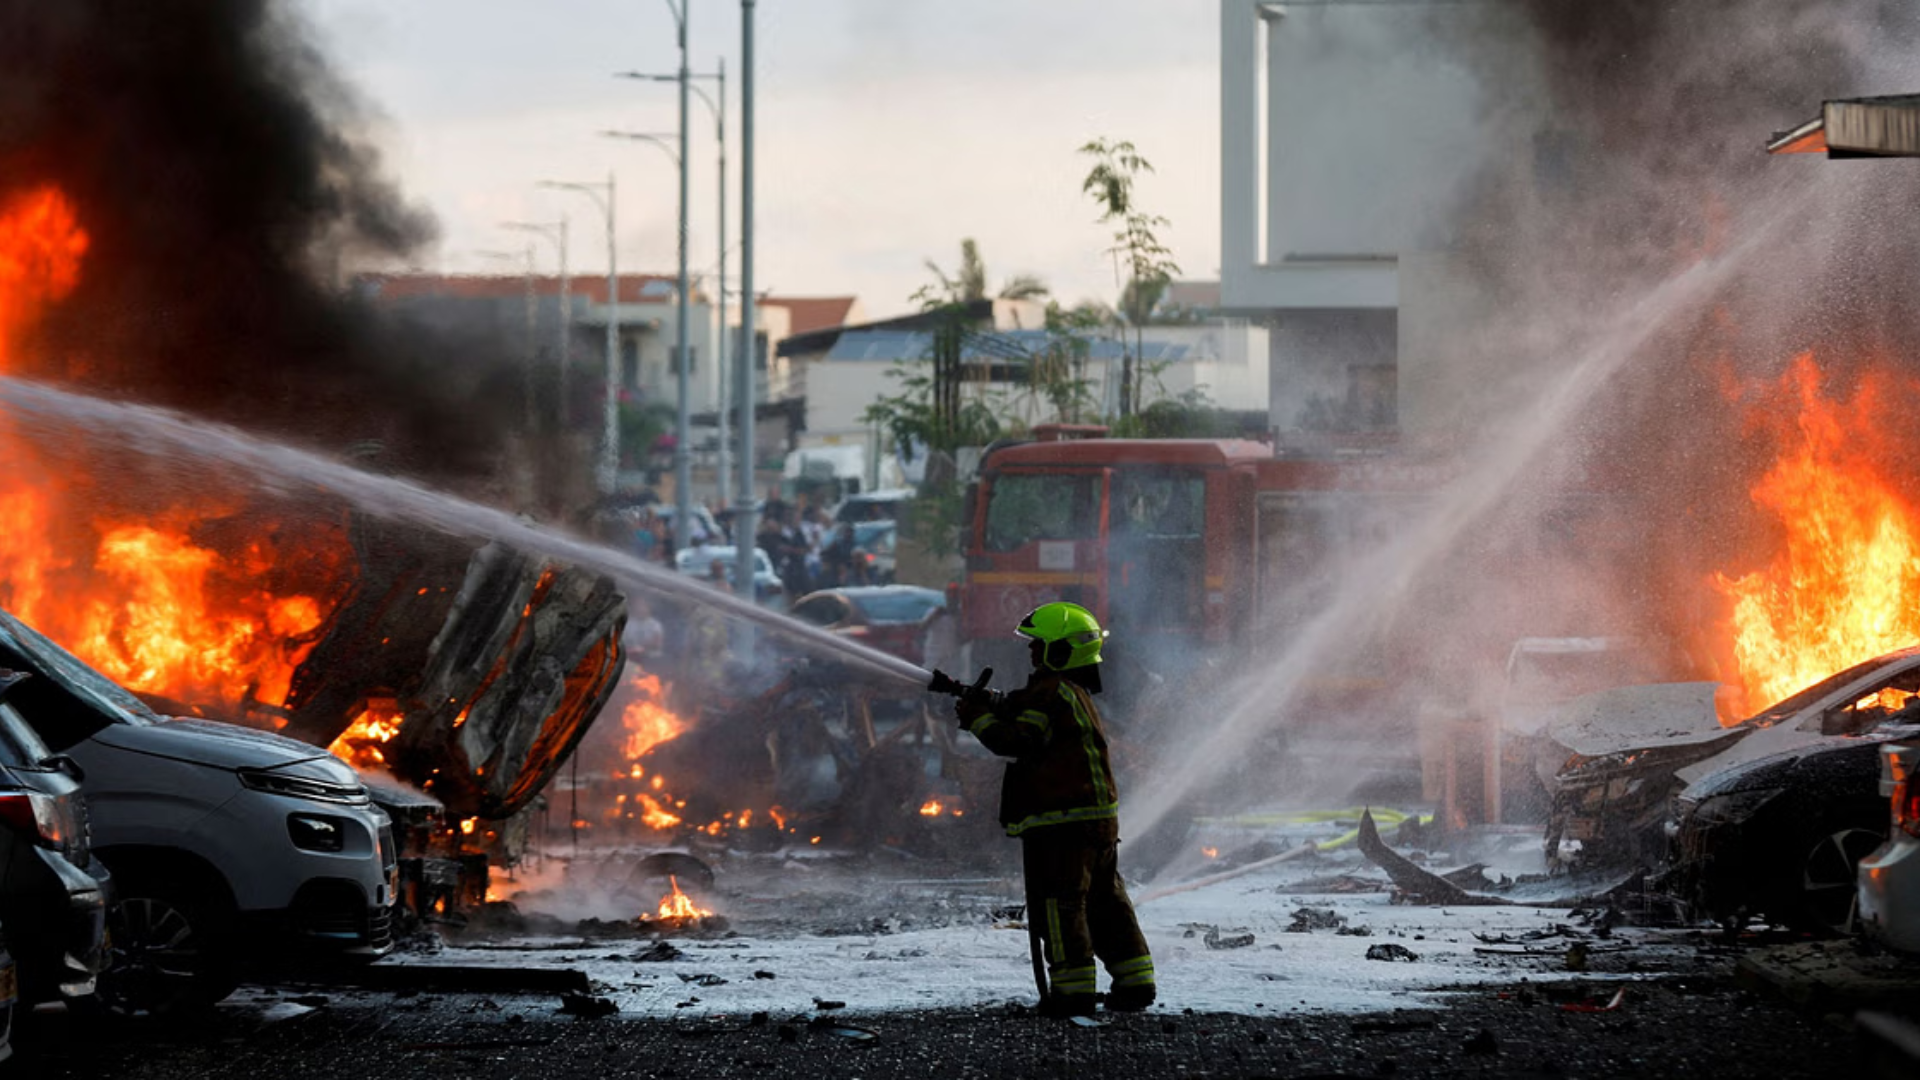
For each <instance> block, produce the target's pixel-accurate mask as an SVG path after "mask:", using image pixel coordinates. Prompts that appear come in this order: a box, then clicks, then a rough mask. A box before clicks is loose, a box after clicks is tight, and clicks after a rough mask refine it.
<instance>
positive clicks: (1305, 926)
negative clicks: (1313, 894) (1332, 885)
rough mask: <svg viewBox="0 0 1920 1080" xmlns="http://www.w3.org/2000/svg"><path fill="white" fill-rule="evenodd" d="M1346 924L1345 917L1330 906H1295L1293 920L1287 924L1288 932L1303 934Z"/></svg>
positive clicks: (1336, 928) (1333, 928)
mask: <svg viewBox="0 0 1920 1080" xmlns="http://www.w3.org/2000/svg"><path fill="white" fill-rule="evenodd" d="M1345 925H1347V917H1346V916H1344V915H1341V914H1340V913H1338V912H1336V911H1334V910H1333V909H1332V908H1310V907H1303V908H1295V909H1294V912H1293V922H1292V923H1291V924H1289V925H1288V926H1287V933H1289V934H1305V933H1308V932H1310V931H1313V930H1338V929H1340V928H1341V927H1343V926H1345Z"/></svg>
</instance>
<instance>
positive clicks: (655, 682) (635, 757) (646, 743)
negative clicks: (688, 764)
mask: <svg viewBox="0 0 1920 1080" xmlns="http://www.w3.org/2000/svg"><path fill="white" fill-rule="evenodd" d="M632 671H633V675H632V676H631V677H630V678H629V679H628V683H627V685H628V686H629V688H631V689H632V690H634V691H635V692H636V693H638V694H639V695H640V696H638V697H636V698H634V700H633V701H632V702H631V703H630V704H628V705H627V708H626V710H625V711H624V712H622V713H621V714H620V724H621V726H622V727H624V728H626V729H627V742H626V747H625V750H626V755H627V759H628V760H629V761H633V762H636V764H635V765H634V766H633V767H634V769H635V770H638V769H639V768H640V766H639V765H638V764H637V762H638V761H639V760H640V758H642V757H644V756H645V755H646V753H647V751H649V750H651V749H653V748H654V747H656V746H658V745H660V744H661V743H663V742H666V741H667V740H669V739H672V738H676V737H678V736H679V735H681V734H682V733H684V732H685V731H686V730H687V722H686V721H685V720H682V719H681V718H680V717H678V716H675V715H674V714H673V712H672V710H670V709H668V708H667V707H666V706H665V705H664V704H662V703H661V702H662V700H663V699H664V698H665V696H666V695H665V690H664V688H663V687H662V686H661V683H660V676H658V675H648V674H647V673H645V672H643V671H641V670H640V669H639V668H638V667H634V668H632ZM633 775H634V776H636V777H637V776H639V775H640V774H639V772H637V771H636V772H635V773H634V774H633Z"/></svg>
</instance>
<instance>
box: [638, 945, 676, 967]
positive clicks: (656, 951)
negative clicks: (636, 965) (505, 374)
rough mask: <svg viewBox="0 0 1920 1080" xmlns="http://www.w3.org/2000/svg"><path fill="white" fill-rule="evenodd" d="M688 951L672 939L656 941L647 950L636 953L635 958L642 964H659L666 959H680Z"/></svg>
mask: <svg viewBox="0 0 1920 1080" xmlns="http://www.w3.org/2000/svg"><path fill="white" fill-rule="evenodd" d="M686 955H687V954H686V952H685V951H683V950H682V949H680V948H679V947H677V946H675V945H674V943H673V942H671V941H656V942H654V943H653V944H652V945H650V946H648V947H647V950H646V951H645V952H639V953H635V954H634V955H633V958H634V959H635V960H637V961H639V962H640V963H642V964H657V963H660V962H662V961H666V960H679V959H682V958H684V957H685V956H686Z"/></svg>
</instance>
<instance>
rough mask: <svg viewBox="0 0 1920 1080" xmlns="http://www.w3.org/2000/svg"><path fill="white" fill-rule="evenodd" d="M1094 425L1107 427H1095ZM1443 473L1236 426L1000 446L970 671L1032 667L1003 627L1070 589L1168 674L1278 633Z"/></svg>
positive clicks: (970, 610) (980, 531) (979, 540)
mask: <svg viewBox="0 0 1920 1080" xmlns="http://www.w3.org/2000/svg"><path fill="white" fill-rule="evenodd" d="M1096 430H1097V429H1096ZM1437 475H1438V474H1437V471H1436V470H1435V469H1434V468H1433V467H1432V466H1428V465H1422V464H1415V463H1410V462H1408V461H1406V460H1405V459H1404V458H1402V457H1400V456H1398V455H1395V454H1393V453H1391V452H1389V451H1384V450H1322V451H1316V452H1312V453H1281V454H1276V453H1275V452H1274V449H1273V448H1272V447H1270V446H1268V445H1266V444H1264V443H1258V442H1250V441H1246V440H1239V439H1219V440H1212V439H1206V440H1203V439H1108V438H1101V437H1093V438H1074V439H1044V438H1043V439H1042V440H1040V441H1035V442H1030V443H1023V444H1018V445H1013V446H1006V447H1000V448H996V449H993V450H991V451H990V452H989V453H988V454H987V455H986V456H985V458H984V459H983V460H982V462H981V465H980V479H979V482H978V484H977V485H976V487H975V488H974V489H973V491H972V492H971V493H970V498H969V513H968V515H967V517H968V524H967V526H966V529H965V535H964V537H963V545H962V546H963V550H964V552H965V556H966V575H965V579H964V581H963V582H962V584H961V585H960V587H959V594H960V595H959V597H958V606H959V616H960V634H961V638H962V641H963V642H964V643H965V644H966V645H967V647H968V650H969V652H968V654H967V657H966V660H967V662H968V664H969V665H970V668H971V669H977V668H979V667H981V666H986V665H991V666H993V667H994V668H996V669H998V670H999V671H1001V672H1002V673H1003V678H1002V679H1001V680H999V681H1001V682H1003V683H1004V682H1005V681H1006V678H1005V676H1011V675H1014V674H1016V673H1018V672H1021V671H1024V670H1025V669H1026V652H1025V648H1024V645H1023V643H1022V642H1021V641H1020V640H1019V639H1018V638H1016V637H1014V636H1013V635H1012V633H1011V630H1012V627H1014V626H1015V625H1016V624H1017V623H1018V622H1019V620H1020V617H1021V616H1022V615H1024V614H1025V613H1026V612H1027V611H1029V610H1030V609H1032V608H1033V607H1035V606H1036V605H1038V604H1042V603H1045V602H1047V601H1050V600H1069V601H1073V602H1074V603H1078V604H1082V605H1084V606H1086V607H1087V608H1088V609H1090V610H1092V611H1093V612H1094V614H1095V615H1096V616H1097V617H1098V618H1099V619H1100V621H1101V623H1102V625H1104V626H1107V627H1109V628H1110V629H1111V630H1112V631H1113V632H1114V642H1113V646H1114V649H1113V651H1114V652H1115V653H1117V654H1119V655H1120V656H1122V657H1124V658H1125V659H1126V660H1127V661H1129V662H1131V663H1130V664H1129V665H1128V666H1132V665H1134V664H1137V665H1142V666H1145V667H1146V668H1149V669H1151V670H1154V671H1156V672H1157V673H1160V674H1163V675H1165V674H1176V673H1180V672H1181V671H1183V670H1187V669H1190V668H1191V666H1192V665H1193V664H1195V663H1198V662H1204V661H1207V660H1209V659H1228V658H1231V657H1233V656H1235V655H1236V654H1238V653H1243V652H1245V651H1246V650H1249V649H1254V648H1258V647H1259V646H1260V644H1261V643H1262V642H1266V643H1269V644H1270V643H1271V642H1272V641H1274V640H1275V637H1274V636H1273V635H1274V634H1277V633H1284V632H1285V630H1286V628H1287V627H1288V626H1290V625H1296V624H1297V623H1298V622H1299V621H1300V620H1302V619H1304V618H1305V617H1306V616H1307V615H1309V614H1310V613H1312V612H1313V611H1315V610H1317V609H1318V607H1319V606H1320V605H1322V604H1323V603H1324V601H1325V599H1326V594H1327V592H1328V590H1330V589H1331V588H1332V587H1333V586H1334V583H1335V582H1336V581H1337V576H1338V561H1339V560H1340V559H1341V558H1342V557H1344V556H1346V555H1347V554H1350V553H1352V552H1355V551H1357V550H1360V549H1362V548H1364V547H1366V546H1368V541H1370V540H1374V539H1378V538H1381V537H1383V536H1385V535H1387V533H1388V532H1389V531H1390V530H1391V529H1392V528H1393V526H1394V522H1396V521H1402V520H1405V518H1406V515H1407V513H1408V511H1409V509H1410V508H1411V507H1412V505H1413V504H1414V503H1415V502H1416V501H1417V500H1418V498H1419V497H1420V493H1421V492H1423V491H1427V490H1431V489H1432V488H1433V486H1434V484H1435V478H1436V476H1437Z"/></svg>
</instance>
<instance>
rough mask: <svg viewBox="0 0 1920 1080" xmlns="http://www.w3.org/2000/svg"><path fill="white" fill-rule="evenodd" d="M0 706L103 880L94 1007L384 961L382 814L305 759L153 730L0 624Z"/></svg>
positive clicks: (151, 1005) (173, 728) (389, 866)
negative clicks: (311, 959) (61, 779)
mask: <svg viewBox="0 0 1920 1080" xmlns="http://www.w3.org/2000/svg"><path fill="white" fill-rule="evenodd" d="M0 667H7V668H11V669H14V670H17V671H24V672H27V673H30V674H32V675H35V676H37V677H36V678H32V679H28V680H25V681H24V682H22V683H21V684H20V685H19V686H17V687H15V688H14V690H13V691H12V693H11V694H9V695H8V700H9V702H10V703H11V704H13V705H14V706H15V707H16V708H17V709H18V711H19V713H20V715H22V716H23V717H25V718H26V720H27V723H28V724H29V725H30V726H31V727H32V729H33V731H34V732H35V733H36V734H37V735H39V737H40V738H41V740H42V741H44V742H45V743H46V744H47V746H49V747H51V748H52V749H53V750H54V751H55V752H56V753H59V754H65V755H68V756H70V757H71V758H72V759H73V760H74V761H75V762H77V763H78V765H79V766H80V768H81V769H82V770H84V774H85V777H86V779H85V785H86V792H87V797H88V808H89V811H90V817H91V822H92V837H93V845H94V852H95V854H96V855H97V856H98V858H99V859H100V860H101V861H102V862H104V863H105V864H106V865H107V867H108V868H110V869H111V871H112V873H113V880H114V886H115V887H114V897H113V902H112V906H111V907H110V909H109V927H110V930H111V933H112V949H111V966H110V967H109V969H108V971H107V972H106V974H105V975H103V976H102V978H101V980H100V989H99V993H100V997H101V999H102V1001H103V1003H105V1004H107V1005H108V1006H110V1007H112V1008H114V1009H116V1010H118V1011H123V1012H128V1013H135V1014H149V1013H163V1012H167V1011H170V1010H173V1009H177V1008H181V1007H189V1006H193V1005H198V1004H209V1003H211V1002H213V1001H217V1000H219V999H220V998H222V997H225V996H226V995H227V993H228V992H230V991H231V989H232V987H233V986H234V984H235V981H236V980H237V978H238V976H239V975H240V974H241V973H242V972H243V971H244V970H246V969H247V968H249V967H253V966H268V967H270V966H273V965H274V964H276V963H280V962H284V961H286V960H288V959H290V958H291V956H292V955H293V954H294V953H296V952H318V953H320V954H323V955H329V956H350V957H355V958H361V959H370V958H372V957H374V956H377V955H380V954H382V953H384V952H386V951H387V950H389V949H390V948H391V946H392V933H391V906H392V903H393V899H394V896H393V888H394V873H395V861H394V858H393V854H392V853H393V840H392V835H391V832H390V827H389V822H388V819H387V816H386V815H385V814H384V813H382V812H381V811H380V810H379V809H378V808H376V807H374V806H373V805H372V804H371V802H370V801H369V798H368V794H367V789H366V786H365V785H364V784H362V783H361V782H360V778H359V777H358V776H357V775H356V774H355V773H354V771H353V770H352V769H351V768H349V767H348V766H347V765H346V763H344V762H342V761H340V760H339V759H338V758H335V757H334V756H333V755H331V754H328V753H327V752H326V751H325V750H322V749H320V748H319V747H315V746H310V745H308V744H306V743H302V742H296V741H294V740H292V739H287V738H283V737H281V736H278V735H273V734H270V733H267V732H262V731H256V730H253V729H250V728H242V727H236V726H234V725H231V724H223V723H218V722H215V721H210V720H181V719H171V718H166V717H161V716H158V715H155V714H154V713H153V712H152V711H150V710H149V709H148V708H147V706H146V705H145V704H143V703H142V702H141V701H140V700H139V699H138V698H136V697H134V696H133V695H132V694H131V693H128V692H127V691H126V690H125V689H124V688H122V687H120V686H119V685H118V684H116V683H114V682H113V681H112V680H110V679H108V678H106V677H105V676H103V675H101V674H100V673H98V672H96V671H94V670H93V669H92V668H90V667H88V666H86V665H85V664H84V663H82V662H81V661H80V660H78V659H76V658H75V657H74V656H73V655H72V654H70V653H68V652H67V651H66V650H65V649H62V648H61V647H60V646H58V645H56V644H54V643H53V642H52V641H50V640H48V639H47V638H45V637H44V636H42V635H41V634H40V633H39V632H37V631H35V630H33V629H32V628H31V627H28V626H27V625H26V624H24V623H22V622H20V621H19V620H18V619H15V618H14V617H13V616H12V615H10V614H7V613H5V612H0Z"/></svg>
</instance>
